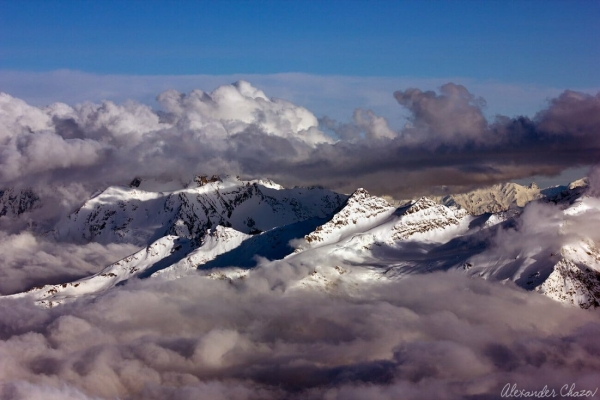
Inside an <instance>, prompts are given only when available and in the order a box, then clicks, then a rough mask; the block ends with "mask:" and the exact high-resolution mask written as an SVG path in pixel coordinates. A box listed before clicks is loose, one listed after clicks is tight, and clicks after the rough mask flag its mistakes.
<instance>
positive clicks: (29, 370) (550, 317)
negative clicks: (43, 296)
mask: <svg viewBox="0 0 600 400" xmlns="http://www.w3.org/2000/svg"><path fill="white" fill-rule="evenodd" d="M315 267H316V266H315V265H304V266H298V265H292V264H288V263H286V262H284V261H279V262H273V263H265V262H263V263H262V264H261V266H259V267H258V269H256V270H255V271H254V272H253V273H252V274H250V275H249V276H248V277H247V278H245V279H244V280H239V281H234V282H233V283H229V282H228V281H218V280H217V281H215V280H211V279H207V278H206V277H203V276H200V275H197V276H196V275H194V276H190V277H189V278H186V279H179V280H175V281H161V280H157V279H151V280H145V281H138V282H133V283H130V284H128V285H126V286H124V287H120V288H117V289H115V290H112V291H109V292H107V293H105V294H102V295H100V296H98V297H96V298H95V299H94V300H93V301H92V300H88V299H80V300H78V301H76V302H74V303H70V304H67V305H64V306H61V307H57V308H53V309H49V310H43V309H39V308H37V307H35V306H33V305H30V304H28V303H27V302H25V301H23V300H20V299H14V300H9V299H1V300H0V308H1V312H0V338H1V340H0V355H1V357H0V375H1V376H2V377H3V380H4V382H5V384H4V385H3V387H2V389H0V396H1V398H3V399H20V398H36V396H38V395H39V394H40V393H43V392H47V393H50V394H55V395H56V396H60V395H63V396H65V397H66V398H77V399H79V398H82V399H83V398H115V397H120V398H128V399H136V398H144V399H161V398H183V399H186V398H190V399H191V398H198V397H202V398H206V397H210V398H224V399H225V398H237V399H257V398H261V399H270V398H272V399H283V398H286V399H293V398H315V399H316V398H332V399H342V398H344V399H345V398H365V397H369V398H373V397H375V398H382V399H386V398H390V399H391V398H397V397H398V396H400V395H401V396H402V398H406V399H418V398H423V396H424V395H426V396H427V397H429V398H447V399H461V398H466V397H468V396H469V395H471V396H489V398H492V397H498V395H499V393H500V390H501V389H502V387H503V386H504V384H506V383H507V382H514V383H518V385H519V386H520V387H524V388H529V389H538V388H539V389H541V388H542V387H543V386H544V385H548V386H549V387H554V388H560V387H561V386H562V385H564V384H565V383H573V382H575V383H577V386H578V387H582V388H585V387H587V388H591V389H593V388H595V386H593V385H595V384H597V382H598V378H599V377H600V376H599V375H598V373H597V372H595V371H598V370H599V367H600V364H598V358H597V352H598V351H599V350H600V349H599V348H598V345H597V343H596V342H597V340H596V338H597V335H598V333H600V325H599V324H598V321H597V316H596V315H595V314H593V313H590V312H584V311H582V310H579V309H575V308H566V307H560V306H557V305H556V303H554V302H552V301H551V300H549V299H546V298H544V297H543V296H540V295H537V294H535V293H528V292H524V291H522V290H518V289H516V288H514V287H513V286H511V285H506V286H504V285H497V284H496V285H494V284H490V283H488V282H485V281H482V280H478V279H468V278H466V277H464V276H462V275H461V274H456V273H441V274H429V275H427V276H412V277H409V278H406V279H404V280H401V281H396V282H381V281H380V282H374V283H371V284H369V283H364V284H363V286H362V287H361V290H360V291H356V290H355V289H353V288H352V285H353V284H352V283H351V282H350V281H348V282H347V283H344V282H343V281H342V282H341V283H340V285H339V286H338V290H337V291H335V292H333V293H326V292H324V291H321V290H311V289H308V290H297V289H293V288H292V286H294V285H295V282H297V280H298V279H301V278H303V277H306V276H307V275H308V274H310V272H311V271H312V270H313V269H314V268H315ZM345 267H347V268H349V269H351V268H352V267H348V266H345ZM592 386H593V387H592ZM69 396H71V397H69ZM474 398H475V397H474ZM479 398H485V397H479Z"/></svg>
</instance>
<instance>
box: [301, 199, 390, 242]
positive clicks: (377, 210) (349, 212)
mask: <svg viewBox="0 0 600 400" xmlns="http://www.w3.org/2000/svg"><path fill="white" fill-rule="evenodd" d="M393 211H394V207H393V206H391V205H390V204H389V203H388V202H387V201H385V200H384V199H382V198H380V197H375V196H371V195H370V194H369V192H367V191H366V190H365V189H362V188H361V189H357V190H356V191H355V192H354V193H353V194H352V195H351V196H350V198H349V199H348V201H347V202H346V204H345V205H344V207H343V208H342V209H341V210H340V211H339V212H338V213H337V214H335V215H334V216H333V218H332V219H331V220H330V221H328V222H327V223H326V224H323V225H321V226H319V227H318V228H317V229H315V231H314V232H312V233H311V234H309V235H306V236H305V238H304V239H305V240H306V242H307V243H308V244H309V246H310V247H318V246H319V245H323V244H326V243H330V242H335V241H336V240H339V239H340V238H341V237H342V236H343V235H347V234H349V233H350V232H353V231H356V230H360V229H361V228H364V227H365V226H366V225H368V224H369V223H373V222H374V221H375V220H377V219H378V218H380V217H382V216H383V217H385V216H388V215H389V214H391V213H392V212H393Z"/></svg>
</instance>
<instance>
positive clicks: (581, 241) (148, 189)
mask: <svg viewBox="0 0 600 400" xmlns="http://www.w3.org/2000/svg"><path fill="white" fill-rule="evenodd" d="M583 183H584V182H583ZM583 183H582V184H581V185H579V184H574V185H571V187H570V188H569V187H560V190H559V188H552V189H551V190H539V189H538V188H536V187H535V186H534V185H531V186H530V187H528V188H526V190H525V191H523V190H521V188H523V187H522V186H518V185H514V184H507V185H499V186H497V187H495V189H493V190H489V189H488V191H487V192H484V191H479V192H477V193H479V194H477V193H475V192H473V193H470V194H467V195H460V196H456V197H454V198H453V199H452V201H450V200H448V199H446V200H444V201H443V202H442V203H443V204H440V202H439V199H437V200H438V201H435V200H434V199H429V198H426V197H423V198H420V199H418V200H415V201H411V202H409V203H407V204H404V205H402V206H400V207H396V206H393V205H391V204H390V203H389V202H388V201H386V200H384V199H383V198H379V197H376V196H372V195H370V194H369V193H368V192H367V191H366V190H364V189H358V190H356V191H355V192H354V193H352V194H351V195H350V196H346V195H341V194H337V193H334V192H331V191H328V190H325V189H321V188H294V189H284V188H283V187H281V186H279V185H277V184H275V183H273V182H271V181H268V180H258V181H243V180H240V179H238V178H235V177H223V178H220V177H216V176H215V177H212V178H208V177H197V179H195V180H194V181H193V182H192V183H191V184H186V185H183V184H181V183H176V182H175V183H173V182H171V183H160V182H154V181H146V182H144V180H143V179H139V178H136V179H135V180H134V181H133V182H132V184H131V185H130V186H129V187H110V188H108V189H106V190H104V191H103V192H101V193H99V194H97V195H96V196H94V197H93V198H91V199H90V200H88V201H87V202H86V203H85V204H84V205H83V206H82V207H81V208H80V209H79V210H78V211H76V212H75V213H74V214H72V215H70V216H69V217H68V218H67V219H65V220H64V221H63V222H62V223H60V224H59V226H58V228H57V230H56V231H55V236H56V238H57V239H58V240H68V241H75V242H86V241H97V242H100V243H105V244H106V243H134V244H137V245H139V246H140V247H141V250H140V251H138V252H136V253H134V254H132V255H130V256H128V257H126V258H124V259H122V260H120V261H118V262H116V263H114V264H112V265H110V266H108V267H106V268H105V269H103V270H102V271H100V272H98V273H97V274H95V275H93V276H90V277H87V278H84V279H80V280H78V281H75V282H70V283H64V284H60V285H47V286H44V287H37V288H33V289H32V290H30V291H29V292H27V293H22V294H19V295H17V296H25V297H31V298H32V299H34V300H35V301H37V302H38V303H39V304H42V305H46V306H53V305H56V304H60V303H63V302H65V301H69V300H72V299H76V298H78V297H80V296H83V295H94V294H96V293H99V292H103V291H105V290H108V289H110V288H113V287H115V286H118V285H122V284H125V283H126V282H127V281H128V280H130V279H146V278H150V279H179V278H181V277H184V276H186V275H188V274H192V273H193V274H196V273H201V274H204V275H206V277H207V278H213V279H230V280H235V279H239V278H242V277H244V276H245V275H246V274H248V273H253V272H252V271H253V268H254V267H255V266H256V265H257V263H259V261H260V260H263V261H260V265H261V268H268V265H269V261H268V260H275V262H277V261H276V260H283V262H285V263H288V264H289V265H291V266H298V267H299V266H307V265H309V266H312V267H311V268H312V272H311V273H310V274H308V275H306V276H300V277H296V278H294V279H296V283H295V284H292V285H291V287H296V288H313V289H317V290H336V289H335V288H336V287H338V283H341V282H346V283H348V282H351V283H352V284H353V285H359V284H360V282H362V281H365V280H373V279H377V280H380V279H401V278H402V277H404V276H406V275H408V274H416V273H418V274H422V273H428V272H431V271H438V270H450V269H454V270H459V271H462V272H464V273H465V274H468V275H470V276H472V277H473V278H476V279H479V278H484V279H488V280H493V281H499V282H504V281H513V282H514V283H515V284H517V285H518V286H521V287H523V288H524V289H527V290H535V291H537V292H539V293H541V294H544V295H546V296H549V297H550V298H553V299H555V300H557V301H560V302H563V303H569V304H574V305H578V306H580V307H582V308H589V307H595V306H597V305H598V304H599V302H600V250H599V247H600V246H599V244H598V239H597V237H596V236H594V234H593V233H590V232H593V230H590V229H580V230H578V229H575V228H574V227H576V226H577V224H578V223H580V221H583V220H585V221H587V222H586V223H587V224H588V225H589V221H592V223H593V221H595V220H596V219H600V201H599V200H598V199H597V198H595V197H592V196H589V195H587V194H586V189H585V185H584V184H583ZM486 193H487V194H486ZM490 193H491V194H490ZM494 193H495V194H494ZM498 193H501V195H497V194H498ZM536 198H539V199H541V200H540V201H532V200H533V199H536ZM459 202H460V205H459V204H458V203H459ZM444 203H445V204H444ZM513 203H515V204H516V207H511V204H513ZM526 203H528V204H526ZM490 207H491V208H492V209H496V208H497V209H498V212H495V213H489V212H486V213H483V214H482V213H481V211H482V210H483V209H486V210H487V209H489V208H490ZM345 287H348V285H345Z"/></svg>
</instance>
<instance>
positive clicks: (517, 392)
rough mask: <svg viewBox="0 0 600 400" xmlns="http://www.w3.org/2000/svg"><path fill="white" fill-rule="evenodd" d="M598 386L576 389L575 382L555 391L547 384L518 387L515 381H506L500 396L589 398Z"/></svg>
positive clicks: (594, 394) (593, 394)
mask: <svg viewBox="0 0 600 400" xmlns="http://www.w3.org/2000/svg"><path fill="white" fill-rule="evenodd" d="M597 392H598V388H596V389H594V390H589V389H583V390H582V389H577V388H576V387H575V384H574V383H573V384H571V385H569V384H565V385H563V386H562V387H561V388H560V390H559V391H558V392H557V391H556V390H554V389H548V385H546V386H544V387H543V388H541V389H539V390H527V389H520V388H518V387H517V384H516V383H512V384H511V383H507V384H506V385H504V387H503V388H502V392H501V393H500V397H516V398H538V399H542V398H546V397H559V396H560V397H562V398H570V397H572V398H590V397H594V396H596V393H597Z"/></svg>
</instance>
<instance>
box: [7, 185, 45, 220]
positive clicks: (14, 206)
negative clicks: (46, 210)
mask: <svg viewBox="0 0 600 400" xmlns="http://www.w3.org/2000/svg"><path fill="white" fill-rule="evenodd" d="M39 200H40V198H39V197H38V196H37V195H36V194H35V193H34V192H33V190H31V189H22V190H16V189H5V190H0V217H3V216H7V217H18V216H19V215H21V214H23V213H26V212H28V211H30V210H32V209H33V208H35V207H37V206H38V204H39Z"/></svg>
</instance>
